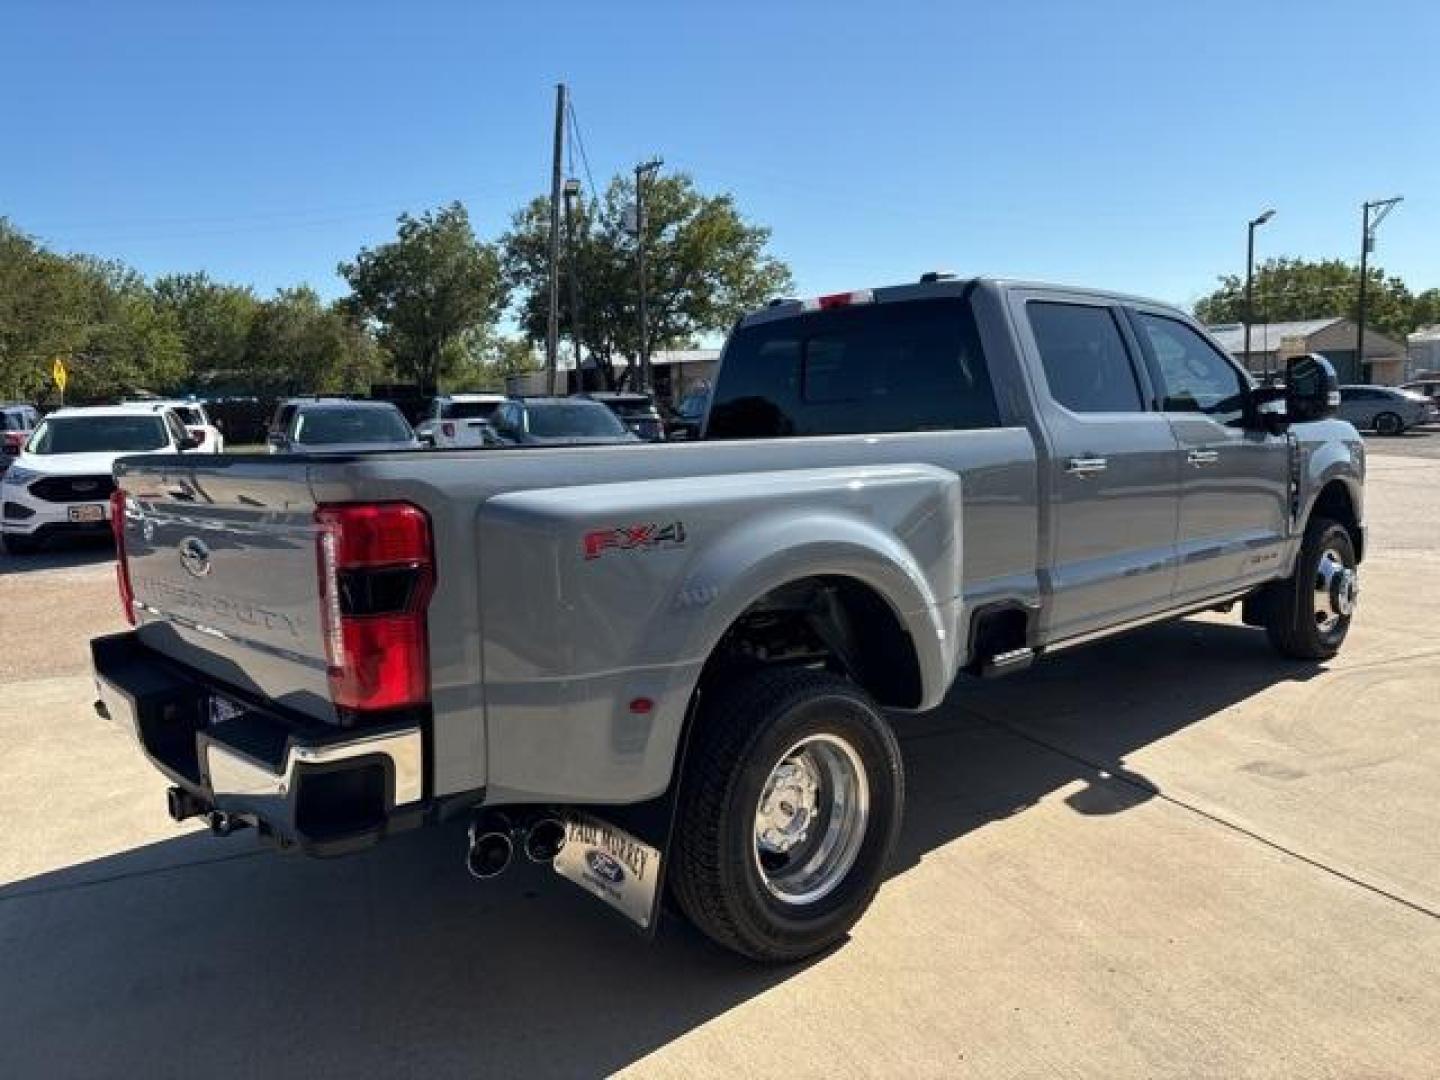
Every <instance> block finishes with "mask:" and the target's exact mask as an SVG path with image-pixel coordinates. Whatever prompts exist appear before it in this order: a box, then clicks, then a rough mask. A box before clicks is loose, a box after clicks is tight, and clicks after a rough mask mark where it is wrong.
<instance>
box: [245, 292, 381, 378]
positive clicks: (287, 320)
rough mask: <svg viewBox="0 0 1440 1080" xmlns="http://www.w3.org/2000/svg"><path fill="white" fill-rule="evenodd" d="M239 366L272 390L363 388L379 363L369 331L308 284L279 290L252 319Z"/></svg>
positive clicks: (379, 368)
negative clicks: (325, 299) (327, 302)
mask: <svg viewBox="0 0 1440 1080" xmlns="http://www.w3.org/2000/svg"><path fill="white" fill-rule="evenodd" d="M241 367H242V368H243V370H244V371H245V372H246V374H247V376H248V378H249V380H250V381H251V383H252V384H253V385H255V386H256V387H257V388H264V389H266V390H269V391H271V392H274V393H281V394H298V393H338V392H363V391H365V390H367V389H368V388H369V386H370V383H371V382H373V381H375V379H376V377H377V376H378V375H379V374H380V371H381V370H382V367H383V357H382V356H381V354H380V350H379V349H378V347H377V346H376V344H375V341H374V339H373V338H372V337H371V336H370V334H369V332H368V331H367V330H366V329H365V328H364V327H363V326H362V325H360V324H359V323H358V322H357V321H356V320H355V319H354V318H353V317H352V316H351V314H350V312H349V311H348V309H347V308H346V307H345V305H343V304H339V303H337V304H326V303H325V302H324V301H323V300H322V299H321V298H320V294H319V293H317V292H316V291H315V290H314V289H312V288H310V286H308V285H301V286H298V287H296V288H291V289H280V290H277V291H276V293H275V295H274V296H273V297H271V298H270V299H268V300H264V301H261V302H260V303H259V305H258V306H257V308H256V310H255V313H254V316H253V317H252V319H251V321H250V331H249V335H248V337H247V340H246V343H245V354H244V359H243V362H242V364H241Z"/></svg>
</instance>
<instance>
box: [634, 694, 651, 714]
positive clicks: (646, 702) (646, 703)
mask: <svg viewBox="0 0 1440 1080" xmlns="http://www.w3.org/2000/svg"><path fill="white" fill-rule="evenodd" d="M654 710H655V702H654V701H653V700H651V699H650V698H648V697H637V698H635V699H634V700H633V701H631V702H630V711H631V712H632V713H634V714H635V715H636V716H649V715H650V713H652V712H653V711H654Z"/></svg>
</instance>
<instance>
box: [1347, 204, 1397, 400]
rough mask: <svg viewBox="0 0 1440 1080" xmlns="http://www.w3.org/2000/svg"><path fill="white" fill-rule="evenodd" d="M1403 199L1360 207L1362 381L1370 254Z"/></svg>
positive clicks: (1358, 345) (1358, 361) (1358, 365)
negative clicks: (1377, 233) (1377, 234)
mask: <svg viewBox="0 0 1440 1080" xmlns="http://www.w3.org/2000/svg"><path fill="white" fill-rule="evenodd" d="M1403 199H1404V196H1403V195H1396V196H1395V197H1394V198H1393V199H1376V200H1375V201H1374V202H1367V203H1363V204H1362V205H1361V207H1360V299H1359V303H1357V304H1356V305H1355V377H1356V378H1357V379H1361V380H1363V379H1364V378H1365V287H1366V285H1367V284H1368V282H1367V281H1366V279H1367V278H1368V277H1369V276H1370V252H1371V251H1372V250H1373V249H1374V247H1375V230H1376V229H1378V228H1379V227H1380V222H1382V221H1384V220H1385V218H1386V217H1387V216H1388V215H1389V213H1390V211H1391V210H1394V209H1395V207H1396V205H1397V204H1398V203H1400V202H1401V201H1402V200H1403ZM1372 210H1376V211H1379V212H1378V213H1377V214H1376V215H1375V220H1374V221H1371V220H1370V212H1371V211H1372Z"/></svg>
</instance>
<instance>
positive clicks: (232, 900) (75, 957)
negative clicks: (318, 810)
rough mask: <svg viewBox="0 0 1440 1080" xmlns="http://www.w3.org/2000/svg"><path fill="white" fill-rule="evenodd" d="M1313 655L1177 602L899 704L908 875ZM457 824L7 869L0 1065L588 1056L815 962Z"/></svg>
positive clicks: (676, 1024)
mask: <svg viewBox="0 0 1440 1080" xmlns="http://www.w3.org/2000/svg"><path fill="white" fill-rule="evenodd" d="M1319 670H1320V669H1319V668H1317V667H1314V666H1306V665H1294V664H1291V663H1287V662H1284V661H1281V660H1279V659H1278V658H1276V657H1275V656H1274V655H1273V654H1272V653H1271V652H1270V651H1269V649H1268V646H1267V645H1266V643H1265V640H1264V636H1263V634H1261V633H1259V632H1257V631H1253V630H1247V629H1242V628H1240V627H1238V626H1235V625H1221V624H1216V623H1200V622H1181V623H1175V624H1170V625H1167V626H1162V627H1158V628H1153V629H1150V630H1148V631H1144V632H1141V633H1139V634H1136V635H1132V636H1130V637H1128V638H1125V639H1123V640H1120V641H1115V642H1111V643H1102V644H1099V645H1096V646H1092V647H1090V648H1088V649H1085V650H1079V651H1075V652H1073V653H1067V654H1060V655H1058V656H1056V657H1055V658H1054V659H1053V660H1050V661H1047V662H1046V663H1045V664H1043V665H1042V666H1041V667H1039V668H1037V669H1036V670H1035V671H1034V672H1032V673H1030V674H1028V675H1022V676H1019V677H1016V678H1012V679H1009V680H1005V681H1002V682H996V683H983V684H982V683H969V684H964V685H961V686H957V688H956V690H955V692H954V693H953V694H952V696H951V700H950V702H949V703H948V704H947V705H946V706H945V707H944V708H942V709H940V710H937V711H936V712H934V713H931V714H928V715H926V716H920V717H906V718H901V719H900V721H899V730H900V732H901V739H902V744H903V746H904V748H905V755H906V764H907V768H908V785H909V796H910V799H909V807H908V813H907V817H906V822H905V826H904V830H903V833H902V837H901V843H900V851H899V854H898V857H897V859H896V863H895V866H894V868H893V873H894V874H897V875H898V874H903V873H905V872H907V871H908V870H910V869H911V868H912V867H914V866H915V865H916V864H917V863H918V862H919V860H920V859H921V857H922V856H924V855H925V854H926V853H927V852H930V851H933V850H935V849H936V848H939V847H942V846H945V845H949V844H953V843H964V838H965V837H966V836H967V834H969V833H970V832H971V831H973V830H975V829H978V828H980V827H982V826H984V825H985V824H987V823H988V822H992V821H995V820H997V819H1000V818H1004V817H1007V816H1009V815H1012V814H1015V813H1018V812H1021V811H1023V810H1024V809H1025V808H1026V807H1028V806H1030V805H1032V804H1034V803H1035V802H1036V801H1037V800H1039V799H1041V798H1042V797H1045V796H1047V795H1050V794H1052V793H1054V792H1056V791H1059V790H1061V789H1065V788H1070V787H1073V786H1074V785H1075V784H1076V782H1077V781H1078V782H1080V783H1081V784H1083V785H1084V786H1083V787H1081V788H1079V789H1077V791H1076V792H1074V793H1069V794H1068V795H1067V801H1068V802H1069V804H1070V805H1071V806H1072V807H1073V808H1074V809H1075V810H1076V811H1077V812H1079V813H1086V814H1095V813H1119V812H1123V811H1124V810H1126V809H1128V808H1129V807H1131V806H1134V805H1136V804H1137V803H1138V802H1143V801H1144V800H1145V799H1146V798H1149V797H1151V796H1153V794H1154V791H1155V786H1154V785H1153V784H1151V783H1150V782H1149V781H1146V780H1145V779H1144V778H1142V777H1136V776H1134V775H1133V774H1127V773H1126V772H1125V771H1124V764H1123V763H1124V758H1125V755H1126V754H1128V753H1131V752H1133V751H1135V750H1137V749H1139V748H1141V747H1144V746H1146V745H1149V744H1150V743H1152V742H1155V741H1157V740H1160V739H1163V738H1165V737H1166V736H1167V735H1170V734H1172V733H1174V732H1176V731H1178V730H1180V729H1182V728H1184V727H1186V726H1188V725H1190V724H1192V723H1195V722H1197V721H1203V720H1204V719H1205V718H1206V717H1208V716H1210V715H1212V714H1214V713H1215V712H1217V711H1219V710H1221V709H1224V708H1226V707H1228V706H1230V705H1233V704H1235V703H1236V702H1238V701H1242V700H1244V699H1245V698H1247V697H1250V696H1251V695H1253V694H1255V693H1257V692H1258V691H1260V690H1262V689H1264V688H1265V687H1267V686H1271V685H1273V684H1275V683H1277V682H1280V681H1284V680H1287V679H1295V678H1308V677H1310V676H1312V675H1313V674H1315V673H1316V672H1318V671H1319ZM1117 671H1119V672H1123V674H1124V677H1123V678H1117V677H1115V673H1116V672H1117ZM1202 676H1203V677H1202ZM160 797H161V792H160V789H159V788H158V787H157V789H156V799H157V800H158V799H159V798H160ZM77 812H78V811H77ZM103 826H104V823H103V822H96V827H97V828H103ZM463 846H464V844H463V825H457V826H453V827H452V826H446V827H442V828H436V829H430V830H422V831H420V832H417V833H412V834H408V835H405V836H402V837H397V838H395V839H394V840H392V841H390V842H388V843H386V844H382V845H380V846H379V847H378V848H376V849H374V850H372V851H370V852H367V853H365V854H362V855H358V856H355V857H352V858H348V859H342V860H337V861H312V860H305V859H301V858H297V857H289V856H280V855H276V854H272V853H270V852H268V851H265V850H263V849H259V848H257V847H256V846H255V845H254V841H253V840H252V839H249V838H247V835H246V834H243V833H242V834H240V835H238V836H237V837H235V838H232V839H229V840H224V841H222V840H214V839H211V838H210V837H209V836H208V835H196V834H188V835H185V836H183V837H181V838H178V839H174V840H168V841H164V842H161V843H157V844H152V845H149V846H147V847H143V848H138V849H135V850H133V851H128V852H124V853H122V854H117V855H114V856H110V857H107V858H102V859H98V860H94V861H92V862H89V863H85V864H81V865H78V866H74V867H70V868H67V869H62V870H57V871H55V872H53V873H47V874H42V875H39V876H36V877H33V878H30V879H28V880H25V881H20V882H17V883H15V884H13V885H10V886H8V887H6V888H4V889H0V957H3V958H4V963H3V967H0V1001H3V1002H4V1003H5V1004H4V1006H3V1008H4V1014H5V1019H6V1025H7V1028H8V1030H9V1031H10V1032H11V1033H12V1035H11V1036H10V1037H8V1038H6V1039H4V1040H0V1074H3V1075H5V1076H11V1077H22V1076H31V1075H76V1074H82V1075H136V1076H149V1075H183V1074H189V1075H210V1076H229V1075H245V1076H253V1075H267V1074H268V1075H277V1076H290V1075H301V1074H304V1075H312V1076H324V1075H331V1074H346V1075H412V1074H421V1073H424V1074H429V1075H442V1076H443V1075H455V1074H466V1075H480V1074H485V1075H492V1074H493V1075H516V1076H523V1075H557V1074H558V1075H597V1074H602V1073H610V1072H613V1071H614V1070H617V1069H620V1068H623V1067H624V1066H626V1065H629V1064H632V1063H634V1062H636V1061H638V1060H640V1059H642V1058H644V1057H645V1056H646V1055H647V1054H650V1053H651V1052H653V1051H655V1050H657V1049H659V1048H661V1047H663V1046H665V1045H666V1044H668V1043H670V1042H672V1041H674V1040H676V1039H678V1038H680V1037H682V1036H684V1035H685V1034H686V1033H687V1032H689V1031H691V1030H693V1029H695V1028H697V1027H699V1026H701V1025H702V1024H704V1023H706V1022H707V1021H710V1020H712V1019H715V1018H716V1017H718V1016H721V1015H723V1014H724V1013H726V1012H728V1011H729V1010H731V1009H733V1008H735V1007H737V1006H739V1005H741V1004H742V1003H744V1002H746V1001H747V1000H749V999H751V998H753V997H755V996H757V995H759V994H761V993H762V992H764V991H765V990H766V989H768V988H770V987H772V986H774V985H776V984H778V983H781V982H784V981H786V980H788V979H792V978H796V977H803V972H804V970H805V967H806V965H800V966H792V967H788V968H761V967H755V966H752V965H749V964H746V963H745V962H743V961H741V960H739V959H738V958H735V957H732V956H730V955H729V954H727V953H724V952H722V951H721V950H719V949H717V948H716V947H714V946H712V945H710V944H709V943H708V942H707V941H705V940H704V939H703V938H701V937H700V936H699V935H698V934H697V933H696V932H695V931H693V930H691V929H690V928H689V927H688V926H687V925H685V924H684V923H682V922H681V921H680V920H678V919H668V920H666V921H665V922H664V923H663V924H662V927H661V931H660V934H659V938H658V940H657V941H656V942H655V943H654V944H653V945H650V946H647V945H646V943H645V942H644V941H643V940H642V939H641V938H640V937H639V936H638V935H637V934H635V933H634V932H632V931H631V930H630V929H629V928H628V926H627V925H625V924H623V923H622V922H621V921H620V920H619V919H618V917H615V916H612V915H610V914H609V913H607V912H606V911H604V910H603V909H601V908H600V907H599V906H598V905H597V904H596V903H595V902H594V901H592V900H590V899H589V898H587V897H585V896H584V895H582V894H581V893H580V892H579V891H578V890H575V889H573V888H571V887H570V886H569V885H566V884H564V883H562V882H559V881H555V880H553V878H551V877H550V876H549V875H548V873H546V872H544V871H542V870H541V869H540V868H536V867H530V866H521V867H517V868H515V869H512V871H511V872H510V873H509V874H508V875H507V876H506V877H503V878H501V879H499V880H498V881H497V882H495V883H492V884H489V885H483V884H480V883H477V882H474V881H472V880H470V879H469V878H468V877H467V876H466V874H465V873H464V870H463V869H462V866H461V856H462V849H463ZM844 948H845V947H844V946H841V948H840V950H839V951H840V953H841V954H842V955H843V951H844ZM832 959H834V958H832V957H821V958H819V959H818V960H816V961H814V963H817V964H822V965H823V964H826V963H828V962H831V961H832ZM716 1064H717V1067H724V1066H723V1063H722V1062H717V1063H716Z"/></svg>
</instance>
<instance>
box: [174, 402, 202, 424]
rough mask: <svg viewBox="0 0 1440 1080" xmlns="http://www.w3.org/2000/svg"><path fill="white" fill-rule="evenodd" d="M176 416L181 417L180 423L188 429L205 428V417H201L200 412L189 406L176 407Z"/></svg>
mask: <svg viewBox="0 0 1440 1080" xmlns="http://www.w3.org/2000/svg"><path fill="white" fill-rule="evenodd" d="M175 415H176V416H178V417H180V422H181V423H182V424H184V425H185V426H186V427H204V426H205V417H203V416H201V415H200V410H199V409H196V408H193V407H191V406H189V405H176V406H175Z"/></svg>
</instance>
